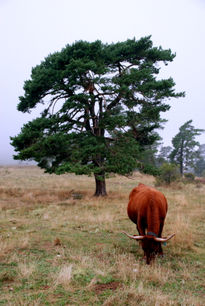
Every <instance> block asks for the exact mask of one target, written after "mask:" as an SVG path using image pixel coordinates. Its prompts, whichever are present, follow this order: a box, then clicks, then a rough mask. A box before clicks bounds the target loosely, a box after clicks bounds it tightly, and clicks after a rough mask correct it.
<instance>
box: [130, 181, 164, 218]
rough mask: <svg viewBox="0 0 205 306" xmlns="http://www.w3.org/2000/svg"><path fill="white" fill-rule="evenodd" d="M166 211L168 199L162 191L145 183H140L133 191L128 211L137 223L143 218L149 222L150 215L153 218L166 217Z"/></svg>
mask: <svg viewBox="0 0 205 306" xmlns="http://www.w3.org/2000/svg"><path fill="white" fill-rule="evenodd" d="M166 212H167V201H166V198H165V196H164V195H163V194H162V193H161V192H160V191H158V190H156V189H154V188H151V187H148V186H146V185H144V184H139V185H138V186H137V187H135V188H134V189H133V190H132V191H131V193H130V195H129V203H128V206H127V213H128V216H129V218H130V219H131V220H132V221H133V222H134V223H135V224H137V223H138V221H139V219H142V218H143V219H144V220H145V222H146V223H147V222H148V221H147V220H148V219H149V218H150V217H149V216H150V215H152V217H153V218H152V219H156V218H157V219H158V220H159V219H164V218H165V216H166Z"/></svg>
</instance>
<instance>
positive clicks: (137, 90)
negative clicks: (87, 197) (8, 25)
mask: <svg viewBox="0 0 205 306" xmlns="http://www.w3.org/2000/svg"><path fill="white" fill-rule="evenodd" d="M174 57H175V54H173V53H172V52H171V50H170V49H168V50H163V49H162V48H161V47H153V44H152V41H151V39H150V36H149V37H144V38H141V39H140V40H138V41H137V40H135V39H130V40H127V41H124V42H119V43H113V44H103V43H102V42H101V41H95V42H92V43H90V42H86V41H78V42H75V43H74V44H72V45H67V46H66V47H65V48H64V49H62V51H60V52H56V53H54V54H50V55H49V56H48V57H46V58H45V59H44V61H42V62H41V64H39V65H37V66H36V67H35V68H33V69H32V73H31V78H30V80H27V81H25V84H24V92H25V93H24V96H21V97H20V103H19V104H18V110H19V111H21V112H30V111H31V110H32V109H33V108H35V107H37V105H38V104H43V105H44V106H45V108H44V111H43V112H42V113H41V116H40V117H39V118H36V119H34V120H33V121H31V122H28V123H27V124H25V125H24V126H23V127H22V129H21V132H20V133H19V135H17V136H15V137H11V140H12V142H11V144H12V145H13V146H14V148H15V151H16V155H15V156H14V158H15V159H17V160H35V161H36V162H37V164H38V166H40V167H41V168H44V169H45V170H46V172H48V173H57V174H61V173H65V172H74V173H76V174H88V175H90V174H92V173H94V174H95V175H98V176H99V178H100V177H101V178H103V177H104V176H105V175H106V174H109V173H111V172H112V173H119V174H129V173H131V172H132V171H133V169H136V168H137V166H138V160H139V159H140V156H142V152H143V150H144V148H145V147H146V146H147V145H151V144H153V143H154V142H155V141H156V140H157V139H158V134H157V133H156V132H155V130H156V129H157V128H159V127H160V126H161V124H162V122H163V121H162V119H161V117H160V114H161V112H166V111H167V110H169V108H170V106H169V105H168V104H167V103H165V102H166V100H168V99H169V98H172V97H174V98H178V97H181V96H184V93H182V92H180V93H175V90H174V86H175V83H174V81H173V79H172V78H169V79H161V80H159V77H158V74H159V72H160V68H159V64H161V63H164V64H167V63H168V62H171V61H172V60H173V59H174Z"/></svg>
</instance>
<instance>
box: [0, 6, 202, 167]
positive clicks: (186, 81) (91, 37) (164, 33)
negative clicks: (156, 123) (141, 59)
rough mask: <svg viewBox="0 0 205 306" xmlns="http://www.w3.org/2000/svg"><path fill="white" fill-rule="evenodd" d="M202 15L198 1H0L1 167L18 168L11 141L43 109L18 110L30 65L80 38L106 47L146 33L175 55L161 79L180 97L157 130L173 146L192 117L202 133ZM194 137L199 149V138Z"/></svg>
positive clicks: (173, 103)
mask: <svg viewBox="0 0 205 306" xmlns="http://www.w3.org/2000/svg"><path fill="white" fill-rule="evenodd" d="M204 17H205V1H204V0H181V1H179V0H172V1H168V0H143V1H141V0H126V1H123V0H103V1H97V0H87V1H84V0H75V1H73V0H0V39H1V51H0V52H1V56H0V165H2V164H14V163H16V164H18V163H19V162H18V161H13V158H12V155H13V154H14V151H13V148H12V147H11V145H10V138H9V137H10V136H15V135H17V134H18V133H19V132H20V129H21V127H22V126H23V124H24V123H26V122H28V121H29V120H32V119H33V118H35V117H36V116H38V114H39V113H40V111H41V108H38V107H37V108H36V109H35V110H34V111H32V112H31V114H27V113H25V114H24V113H21V112H18V111H17V104H18V102H19V101H18V97H19V96H21V95H23V94H24V91H23V85H24V81H25V80H27V79H29V78H30V74H31V69H32V67H34V66H36V65H38V64H40V62H41V61H42V60H43V59H44V58H45V57H46V56H47V55H48V54H50V53H53V52H55V51H60V50H61V49H62V48H63V47H65V45H66V44H72V43H73V42H75V41H78V40H86V41H90V42H91V41H95V40H97V39H99V40H102V42H103V43H106V42H107V43H111V42H117V41H125V40H127V39H128V38H134V37H135V38H136V39H140V38H141V37H143V36H148V35H152V41H153V44H154V46H160V45H161V46H162V48H163V49H167V48H170V49H171V50H172V52H176V57H175V59H174V61H173V62H172V63H170V64H169V65H168V66H165V67H163V68H162V69H161V74H160V75H159V77H160V78H163V77H166V78H167V77H169V76H171V77H173V79H174V81H175V83H176V91H185V92H186V97H185V98H179V99H171V100H170V101H169V104H170V105H171V109H170V110H169V111H168V112H166V113H164V114H162V117H163V118H165V119H167V120H168V122H167V123H166V124H165V128H164V130H160V131H159V134H160V135H161V137H162V141H163V144H164V145H166V146H167V145H171V140H172V138H173V137H174V136H175V135H176V134H177V133H178V130H179V127H180V126H181V125H182V124H184V123H185V122H186V121H188V120H190V119H193V125H194V126H195V127H196V128H201V129H204V128H205V120H204V117H205V107H204V96H203V93H204V86H205V84H204V83H205V82H204V70H205V60H204V54H205V40H204V37H205V18H204ZM197 140H198V141H199V142H200V143H201V144H204V143H205V133H203V134H202V135H201V136H199V137H198V138H197Z"/></svg>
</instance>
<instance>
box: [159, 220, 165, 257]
mask: <svg viewBox="0 0 205 306" xmlns="http://www.w3.org/2000/svg"><path fill="white" fill-rule="evenodd" d="M163 226H164V222H161V223H160V229H159V238H161V237H162V230H163ZM158 254H159V256H161V257H163V250H162V244H161V242H159V247H158Z"/></svg>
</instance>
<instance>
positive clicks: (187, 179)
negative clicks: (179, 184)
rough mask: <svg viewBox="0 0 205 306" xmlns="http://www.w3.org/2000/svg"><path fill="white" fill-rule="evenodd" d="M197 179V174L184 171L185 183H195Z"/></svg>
mask: <svg viewBox="0 0 205 306" xmlns="http://www.w3.org/2000/svg"><path fill="white" fill-rule="evenodd" d="M194 180H195V175H194V174H193V173H191V172H187V173H184V181H185V183H193V182H194Z"/></svg>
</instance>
